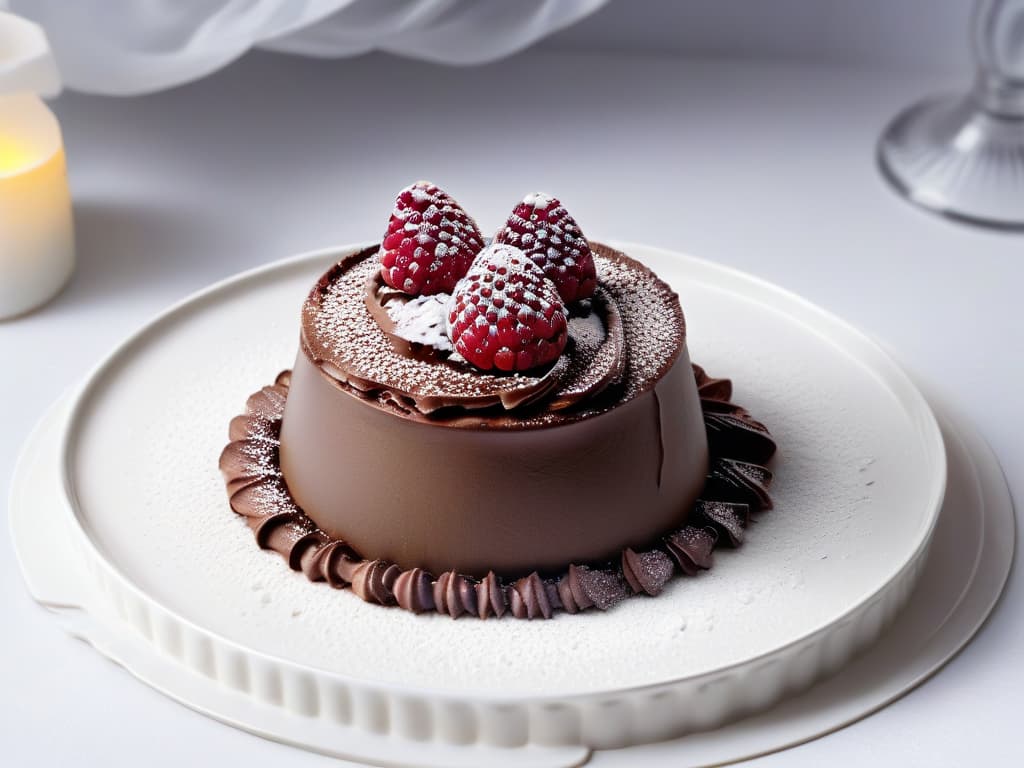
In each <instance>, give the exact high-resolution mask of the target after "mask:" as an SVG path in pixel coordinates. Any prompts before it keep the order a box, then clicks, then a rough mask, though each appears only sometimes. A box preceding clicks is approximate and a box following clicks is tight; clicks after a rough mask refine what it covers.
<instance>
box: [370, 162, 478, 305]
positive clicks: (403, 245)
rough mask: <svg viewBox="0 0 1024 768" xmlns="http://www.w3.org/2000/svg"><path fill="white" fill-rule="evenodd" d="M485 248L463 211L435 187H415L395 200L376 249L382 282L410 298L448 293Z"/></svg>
mask: <svg viewBox="0 0 1024 768" xmlns="http://www.w3.org/2000/svg"><path fill="white" fill-rule="evenodd" d="M483 247H484V238H483V235H482V234H481V233H480V228H479V227H477V225H476V222H475V221H473V219H472V217H470V215H469V214H468V213H466V211H465V210H463V208H462V206H460V205H459V204H458V203H457V202H455V199H454V198H452V196H451V195H449V194H448V193H447V192H445V191H444V190H443V189H441V188H440V187H438V186H437V185H436V184H432V183H430V182H429V181H418V182H416V183H415V184H413V185H411V186H408V187H406V188H405V189H403V190H402V191H401V192H400V193H399V194H398V198H397V199H396V200H395V208H394V211H393V212H392V214H391V219H390V221H388V231H387V233H386V234H385V235H384V242H383V243H381V247H380V272H381V276H382V277H383V278H384V282H385V283H387V284H388V285H390V286H391V287H392V288H396V289H397V290H399V291H403V292H405V293H408V294H410V295H412V296H420V295H430V294H435V293H451V291H452V290H453V289H454V288H455V284H456V283H457V282H458V281H459V280H460V279H461V278H462V276H463V275H465V274H466V271H467V270H468V269H469V265H470V264H472V263H473V259H474V257H475V256H476V255H477V254H478V253H479V252H480V251H481V250H482V249H483Z"/></svg>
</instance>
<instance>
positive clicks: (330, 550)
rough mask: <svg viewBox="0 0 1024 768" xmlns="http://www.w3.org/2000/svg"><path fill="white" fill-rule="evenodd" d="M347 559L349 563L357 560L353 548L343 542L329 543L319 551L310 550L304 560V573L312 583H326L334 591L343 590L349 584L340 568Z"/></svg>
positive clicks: (302, 562)
mask: <svg viewBox="0 0 1024 768" xmlns="http://www.w3.org/2000/svg"><path fill="white" fill-rule="evenodd" d="M325 538H326V536H325ZM346 559H347V560H348V561H349V562H352V561H354V560H355V559H356V553H355V552H354V551H352V548H351V547H349V546H348V544H346V543H345V542H343V541H329V542H327V543H326V544H324V546H322V547H320V548H319V549H315V550H310V551H309V552H308V553H307V554H306V555H305V556H304V557H303V558H302V560H301V566H302V572H303V573H304V574H306V578H308V579H309V580H310V581H326V582H327V583H328V584H330V585H331V586H332V587H333V588H334V589H341V588H342V587H344V586H345V585H346V584H348V581H347V580H346V579H344V578H342V576H341V570H342V569H341V567H340V565H341V563H342V561H343V560H346Z"/></svg>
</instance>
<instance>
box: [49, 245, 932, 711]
mask: <svg viewBox="0 0 1024 768" xmlns="http://www.w3.org/2000/svg"><path fill="white" fill-rule="evenodd" d="M374 242H375V241H363V242H360V243H349V244H344V245H339V246H329V247H325V248H318V249H314V250H310V251H305V252H302V253H299V254H296V255H293V256H290V257H287V258H284V259H280V260H276V261H272V262H268V263H266V264H262V265H259V266H257V267H254V268H252V269H248V270H245V271H242V272H239V273H237V274H234V275H231V276H228V277H226V278H223V279H221V280H219V281H217V282H215V283H213V284H211V285H209V286H207V287H205V288H202V289H200V290H198V291H195V292H193V293H191V294H189V295H187V296H185V297H184V298H182V299H180V300H179V301H177V302H175V303H173V304H172V305H171V306H169V307H168V308H166V309H164V310H163V311H161V312H158V313H157V314H156V315H155V316H153V317H152V318H151V319H150V320H148V321H147V322H145V323H143V324H142V325H141V326H140V327H139V328H138V329H136V330H135V331H134V332H132V333H130V334H129V335H128V336H127V337H126V338H124V339H123V340H122V341H121V342H120V343H118V344H117V345H116V346H115V347H114V348H113V349H112V350H111V351H110V352H108V353H107V355H106V356H104V357H103V358H102V359H101V360H100V362H98V363H97V364H96V365H95V366H94V367H93V368H92V369H91V370H90V371H89V372H88V373H87V374H86V376H85V378H84V380H83V383H82V384H81V385H80V386H79V387H78V389H77V390H76V391H75V392H74V395H73V397H74V400H73V403H72V405H71V410H70V413H69V417H68V421H67V425H66V428H65V429H64V431H63V433H62V435H61V442H60V476H61V487H62V490H63V493H64V495H65V497H66V499H67V501H68V505H69V510H70V516H71V519H72V521H73V523H74V524H75V527H76V529H77V532H78V533H79V534H80V535H79V536H78V537H77V538H78V539H79V541H80V543H81V544H82V545H84V546H86V547H87V548H88V550H89V553H90V555H91V557H92V558H94V559H95V560H96V561H98V562H99V563H101V564H102V566H103V567H104V568H105V569H106V571H107V572H108V573H110V574H112V575H113V576H115V577H116V578H117V579H118V581H119V582H120V586H121V587H122V588H127V589H129V590H130V591H131V592H132V593H134V594H135V596H136V597H137V598H138V599H141V600H143V601H145V602H146V603H149V604H150V605H152V606H154V607H156V608H157V609H158V610H159V611H160V612H161V613H163V614H164V615H166V616H167V617H169V618H171V619H172V620H173V621H176V622H179V623H180V624H182V625H184V626H186V627H188V628H189V629H190V630H191V631H193V632H197V633H199V634H201V635H205V636H207V637H209V638H212V639H215V640H216V641H217V642H219V643H223V644H225V645H226V646H228V647H230V648H232V649H234V650H235V651H238V652H241V653H243V654H246V655H250V656H254V657H257V658H259V659H261V660H263V661H265V662H270V663H274V664H283V665H286V666H288V667H292V668H296V669H300V670H311V671H313V672H315V673H316V674H317V675H323V676H326V677H329V678H330V679H332V680H335V681H338V682H340V683H343V684H348V685H355V686H361V687H364V688H368V687H372V688H374V689H376V690H380V691H388V692H390V693H392V694H399V695H403V696H408V695H422V696H427V697H440V698H445V699H448V700H461V701H465V700H473V701H476V702H481V703H502V704H505V703H517V704H527V703H537V702H553V701H578V700H585V699H592V698H594V697H599V696H601V695H607V694H610V693H617V694H625V693H630V694H632V693H642V692H644V691H649V690H652V689H660V688H669V687H672V686H675V685H678V684H681V683H683V682H686V683H688V684H694V685H699V684H700V683H701V681H702V680H704V679H707V680H712V679H714V678H717V677H719V676H722V675H727V674H730V673H733V672H735V671H737V670H739V669H743V668H748V667H752V666H753V665H756V664H758V663H763V662H765V661H767V660H768V659H770V658H772V657H782V656H784V655H785V654H786V653H787V652H788V651H789V650H791V649H794V648H797V647H800V646H804V645H806V644H809V643H813V641H815V640H816V639H818V638H819V637H820V636H822V635H824V634H826V633H827V632H828V631H829V629H831V628H834V627H837V626H840V625H843V624H844V623H846V622H847V621H849V620H850V617H851V616H853V615H855V614H859V613H861V612H863V611H866V610H867V609H868V608H869V607H870V606H871V605H872V604H874V603H876V602H877V601H879V600H880V599H881V598H882V596H883V595H884V594H885V593H886V591H887V590H888V589H889V588H890V587H892V585H893V584H895V583H897V582H902V581H904V580H905V579H906V577H907V576H908V573H909V572H910V571H912V570H913V569H915V568H917V567H918V566H919V565H920V564H921V562H922V559H923V556H924V554H925V553H926V551H927V547H928V544H929V543H930V540H931V537H932V535H933V533H934V531H935V526H936V524H937V521H938V516H939V512H940V510H941V508H942V502H943V498H944V495H945V488H946V483H947V462H946V449H945V445H944V442H943V439H942V434H941V430H940V428H939V424H938V421H937V419H936V417H935V414H934V412H933V411H932V409H931V407H930V406H929V404H928V402H927V400H926V399H925V398H924V395H923V394H922V393H921V391H920V390H919V389H918V387H917V386H916V385H915V384H914V383H913V381H912V380H911V378H910V376H909V375H908V374H907V373H906V371H904V370H903V368H902V366H900V365H899V363H897V362H896V360H895V359H894V358H893V357H892V356H891V355H890V354H889V353H888V352H887V351H886V349H885V348H884V347H883V346H882V345H881V344H880V343H879V342H877V341H875V340H874V339H872V338H871V337H870V336H868V335H867V334H865V333H864V332H862V331H860V330H859V329H857V328H856V327H854V326H853V325H852V324H850V323H849V322H847V321H845V320H843V319H842V318H840V317H838V316H837V315H834V314H833V313H831V312H829V311H828V310H825V309H824V308H822V307H820V306H818V305H817V304H815V303H813V302H811V301H810V300H808V299H805V298H803V297H802V296H800V295H799V294H796V293H794V292H792V291H789V290H787V289H785V288H782V287H780V286H778V285H776V284H774V283H772V282H770V281H768V280H765V279H763V278H760V277H758V276H756V275H752V274H750V273H747V272H744V271H742V270H739V269H736V268H734V267H730V266H726V265H722V264H719V263H717V262H712V261H709V260H706V259H702V258H700V257H696V256H693V255H690V254H688V253H684V252H679V251H673V250H671V249H667V248H661V247H657V246H651V245H646V244H641V243H632V242H625V241H619V240H613V241H610V244H611V245H612V246H614V247H618V248H621V249H622V250H624V251H627V252H629V253H630V255H631V256H633V257H634V258H636V259H637V260H638V261H640V262H641V263H644V264H647V263H648V257H649V256H651V255H653V256H654V257H655V258H656V259H665V260H670V261H672V260H675V261H684V262H686V263H687V264H688V265H690V266H691V267H696V268H697V270H698V271H699V273H700V274H701V275H711V274H716V276H724V277H725V278H727V279H728V281H729V282H730V283H732V284H737V283H742V284H746V285H748V286H751V287H754V288H755V289H756V290H757V291H758V292H759V293H763V294H767V295H774V296H775V297H777V298H778V299H780V300H782V301H785V302H790V303H792V305H793V306H796V307H799V308H800V310H801V312H802V313H804V314H806V315H807V316H810V317H814V318H817V319H818V320H821V321H824V322H825V323H827V324H828V325H829V326H831V327H832V328H833V329H838V330H839V331H841V332H842V333H843V334H845V335H847V336H848V338H849V339H850V340H855V341H856V343H857V344H858V345H860V347H862V348H863V349H864V350H869V351H870V352H871V354H872V355H873V356H874V357H875V359H876V362H874V363H872V364H871V365H867V364H866V363H864V361H863V359H862V358H861V357H860V356H859V355H854V358H855V359H857V360H858V361H859V362H860V363H861V364H862V365H866V366H867V367H868V368H869V370H871V371H872V372H874V373H876V375H879V372H878V370H877V368H876V364H877V362H881V363H882V364H883V365H885V366H886V367H887V369H888V370H887V371H885V375H884V376H882V377H881V378H882V381H883V383H884V384H885V385H886V386H887V387H888V388H889V389H890V390H891V391H892V392H893V394H894V396H896V397H897V399H898V400H899V402H900V403H901V404H904V403H905V402H906V401H905V399H904V398H909V400H910V401H911V402H913V404H914V409H915V414H916V418H915V420H914V423H915V424H916V426H917V427H918V432H919V436H920V437H922V438H927V440H928V444H929V447H930V449H931V450H932V451H934V452H936V456H935V457H934V458H935V460H936V466H935V467H934V469H935V470H936V472H935V473H934V474H933V476H932V484H931V489H930V490H931V493H930V495H929V499H928V501H927V506H928V512H927V521H926V524H925V525H924V526H923V527H922V528H921V530H920V531H919V533H918V540H917V541H916V543H915V545H914V547H913V550H912V552H911V554H910V556H909V557H908V558H907V559H906V560H905V561H904V562H903V563H902V564H901V565H900V566H898V567H897V568H896V569H895V571H894V572H893V573H892V574H891V575H890V577H889V578H888V579H887V580H885V581H884V582H883V583H882V584H881V585H880V586H879V587H878V588H876V589H875V590H873V591H872V592H870V593H869V594H867V595H865V596H863V597H862V598H861V599H860V600H858V601H857V602H855V603H853V604H852V605H850V606H848V607H847V608H846V610H845V611H843V613H842V614H840V615H839V616H837V617H835V618H833V619H831V620H826V621H825V622H823V623H822V624H820V625H818V626H816V627H814V628H813V629H811V630H809V631H807V632H805V633H804V634H802V635H800V636H799V637H797V638H794V639H792V640H790V641H787V642H786V643H783V644H781V645H777V646H774V647H772V648H770V649H768V650H765V651H763V652H761V653H759V654H757V655H754V656H749V657H746V658H744V659H742V660H739V661H736V662H731V663H729V664H725V665H722V666H718V667H715V668H713V669H709V670H705V671H703V672H700V673H699V674H695V675H682V676H676V677H671V678H666V679H663V680H658V681H655V682H648V683H643V684H639V685H629V686H622V687H612V688H604V689H601V690H593V689H592V690H560V691H547V692H543V693H531V692H529V691H512V692H497V691H493V690H474V689H451V688H440V687H438V688H433V687H426V686H423V685H419V684H415V685H414V684H402V683H396V682H388V681H378V680H374V679H372V678H366V677H358V676H355V675H351V674H347V673H342V672H336V671H333V670H329V669H324V668H321V667H316V666H311V665H307V664H304V663H302V662H300V661H296V660H294V659H290V658H287V657H284V656H279V655H277V654H273V653H269V652H266V651H261V650H258V649H255V648H252V647H250V646H248V645H245V644H243V643H242V642H240V641H238V640H234V639H232V638H230V637H226V636H225V635H223V634H221V633H219V632H215V631H213V630H211V629H209V628H207V627H203V626H200V625H199V624H197V623H196V622H194V621H193V620H191V619H189V618H187V617H185V616H183V615H181V614H180V613H179V612H178V611H177V610H174V609H172V608H170V607H168V605H167V604H165V603H164V602H163V601H161V600H158V599H157V598H155V597H153V596H151V595H149V594H148V593H147V592H146V591H145V590H144V589H143V588H142V587H141V586H139V585H138V584H137V583H136V582H135V581H134V580H133V579H132V578H130V577H129V576H128V574H126V573H124V572H123V571H122V569H121V568H120V567H118V565H117V564H116V563H113V562H111V561H110V559H109V558H108V557H107V556H106V555H105V553H104V552H103V550H102V549H101V548H100V546H99V545H98V543H97V542H96V541H95V540H94V538H93V536H92V534H91V532H90V530H89V529H88V526H86V525H85V524H84V521H83V518H82V512H81V507H82V504H81V501H80V499H79V497H78V494H77V491H76V488H75V483H74V480H73V466H72V465H73V459H72V453H73V447H74V444H75V442H76V440H77V439H78V438H79V436H80V433H81V430H82V428H83V422H84V419H85V416H84V413H85V411H86V410H87V409H86V406H87V405H88V403H89V400H90V399H91V398H92V397H93V396H95V395H96V393H97V391H98V389H99V388H100V387H101V385H102V383H103V382H104V380H105V379H106V377H108V376H110V375H111V374H113V373H115V372H116V369H117V367H118V365H119V363H120V361H121V360H122V358H124V357H126V356H128V355H129V354H130V353H131V351H132V350H133V349H134V348H135V347H136V345H138V344H141V343H143V342H144V341H145V339H146V338H147V337H148V336H149V335H151V334H153V333H157V332H159V330H160V327H161V326H163V325H165V324H167V323H168V322H173V321H174V320H175V319H177V318H179V317H180V316H181V315H182V314H183V313H184V312H186V311H188V310H190V309H193V308H195V307H197V306H198V307H202V306H204V305H206V304H208V303H209V302H210V301H211V300H214V299H215V298H216V297H217V296H218V295H220V294H222V293H225V292H227V291H230V290H232V289H234V288H237V287H238V285H239V284H243V283H245V282H248V281H250V280H253V279H260V278H265V277H266V276H267V275H268V274H270V273H274V272H278V271H282V270H291V269H295V268H297V267H300V266H303V265H306V264H313V263H316V262H319V261H324V260H326V259H328V258H330V259H335V260H336V259H338V258H342V257H343V256H344V255H345V254H348V253H351V252H356V251H358V250H360V249H363V248H366V247H368V246H369V245H372V244H373V243H374ZM668 282H669V283H670V284H671V282H672V281H671V279H668ZM719 287H722V286H719ZM729 289H730V290H732V288H731V287H729ZM748 298H750V297H748ZM753 298H754V299H755V300H757V301H758V302H759V303H762V304H764V305H766V306H768V307H771V308H772V309H773V310H774V311H782V310H779V309H778V308H777V307H773V306H772V305H771V304H770V303H768V302H764V301H762V300H761V298H760V297H753ZM684 312H685V308H684ZM785 314H786V315H787V316H791V317H792V315H790V313H788V312H785ZM794 319H796V320H798V321H799V322H800V323H801V325H803V326H805V327H806V329H807V330H808V331H810V332H813V333H815V334H816V335H818V336H819V337H822V338H824V339H826V340H829V341H830V342H831V343H832V344H833V345H835V346H838V347H839V348H840V349H844V347H843V345H840V344H837V342H836V341H835V340H834V339H831V338H830V337H829V336H828V335H827V334H823V333H821V332H819V331H818V330H817V329H816V328H815V327H814V326H812V325H810V324H809V323H807V322H806V321H805V320H804V319H802V318H801V317H796V318H794ZM844 351H846V352H847V354H850V352H849V350H845V349H844ZM892 378H894V379H895V382H896V383H898V384H899V389H898V390H897V389H894V388H893V386H892V384H893V381H892Z"/></svg>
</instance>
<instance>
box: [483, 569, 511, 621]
mask: <svg viewBox="0 0 1024 768" xmlns="http://www.w3.org/2000/svg"><path fill="white" fill-rule="evenodd" d="M476 604H477V615H478V616H479V617H480V618H481V619H486V618H487V617H488V616H491V615H494V616H496V617H497V618H499V619H500V618H501V617H502V616H504V615H505V610H506V608H507V604H506V602H505V590H504V589H503V588H502V586H501V579H499V578H498V577H497V576H495V575H494V571H490V572H489V573H488V574H487V575H486V576H485V577H484V578H483V580H482V581H481V582H480V583H478V584H477V585H476Z"/></svg>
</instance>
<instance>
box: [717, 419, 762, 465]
mask: <svg viewBox="0 0 1024 768" xmlns="http://www.w3.org/2000/svg"><path fill="white" fill-rule="evenodd" d="M704 428H705V430H706V431H707V435H708V449H709V450H710V452H711V454H712V455H713V456H729V457H731V458H733V459H744V460H746V461H750V462H753V463H755V464H763V463H765V462H766V461H768V460H769V459H770V458H771V457H772V456H774V455H775V450H776V446H775V441H774V440H772V436H771V435H770V434H768V430H767V428H765V426H764V425H763V424H761V423H760V422H757V421H754V420H753V419H746V418H742V417H738V416H733V415H729V414H724V413H705V414H704Z"/></svg>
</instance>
